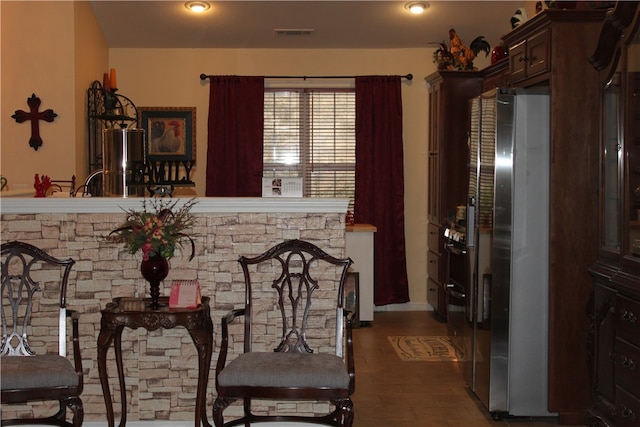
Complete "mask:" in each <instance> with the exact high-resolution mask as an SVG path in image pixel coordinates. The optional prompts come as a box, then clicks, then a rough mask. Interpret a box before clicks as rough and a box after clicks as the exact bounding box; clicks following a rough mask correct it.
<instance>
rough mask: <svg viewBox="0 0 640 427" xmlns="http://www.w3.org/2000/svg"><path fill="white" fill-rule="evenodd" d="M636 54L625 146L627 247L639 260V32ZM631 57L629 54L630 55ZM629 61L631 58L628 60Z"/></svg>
mask: <svg viewBox="0 0 640 427" xmlns="http://www.w3.org/2000/svg"><path fill="white" fill-rule="evenodd" d="M632 46H635V48H636V55H635V57H633V61H635V62H636V63H638V64H637V65H638V71H633V72H629V73H628V75H627V82H628V86H629V87H628V89H627V94H628V97H627V99H628V100H629V102H628V108H629V112H628V114H627V118H628V123H627V132H626V134H627V138H626V140H625V146H626V151H627V160H628V162H629V166H628V169H627V174H628V175H627V176H628V185H627V186H628V189H627V191H628V193H627V194H628V196H627V197H628V200H629V202H628V210H627V215H628V216H627V218H628V233H629V235H628V242H629V243H628V248H629V252H628V253H630V254H631V256H632V257H634V258H635V259H636V260H638V261H640V96H638V95H639V94H640V53H638V51H640V32H639V33H638V35H637V36H636V37H635V39H634V45H632ZM630 58H631V55H630ZM629 63H631V60H630V61H629Z"/></svg>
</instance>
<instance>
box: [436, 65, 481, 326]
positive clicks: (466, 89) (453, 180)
mask: <svg viewBox="0 0 640 427" xmlns="http://www.w3.org/2000/svg"><path fill="white" fill-rule="evenodd" d="M426 80H427V83H428V84H429V160H428V163H429V164H428V167H429V173H428V177H429V184H428V188H429V196H428V199H427V200H428V203H427V214H428V217H429V229H428V233H429V237H428V242H427V243H428V247H429V250H428V254H427V261H428V266H427V273H428V275H429V278H428V279H427V281H428V283H427V300H428V302H429V304H431V306H433V308H434V310H435V312H436V313H437V314H438V315H439V316H441V317H442V318H446V316H447V307H446V298H445V293H444V285H445V283H444V281H445V280H446V265H447V252H446V251H445V250H444V239H443V236H442V226H443V224H444V223H445V221H446V220H447V218H453V217H454V216H455V211H456V206H459V205H466V203H467V175H468V174H467V169H468V166H467V156H468V150H467V127H468V120H469V104H468V102H469V101H468V100H469V99H470V98H472V97H474V96H477V95H479V94H480V92H481V91H482V77H481V75H480V74H479V73H477V72H473V71H439V72H436V73H433V74H431V75H429V76H428V77H427V78H426Z"/></svg>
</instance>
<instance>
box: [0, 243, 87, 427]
mask: <svg viewBox="0 0 640 427" xmlns="http://www.w3.org/2000/svg"><path fill="white" fill-rule="evenodd" d="M1 255H2V264H1V265H2V285H1V289H2V347H0V355H1V356H2V359H1V360H0V367H1V368H0V369H1V372H0V374H1V377H0V382H1V383H2V387H1V388H2V391H1V392H2V406H3V410H5V411H6V409H7V408H6V405H7V404H13V403H20V404H24V403H29V402H35V401H58V402H59V409H58V411H57V413H55V414H54V415H53V416H50V417H44V418H37V419H34V418H20V419H11V420H5V419H2V423H1V425H3V426H5V425H7V426H8V425H16V424H51V425H58V426H69V427H71V426H73V427H80V426H81V425H82V421H83V418H84V410H83V406H82V400H81V399H80V394H81V393H82V387H83V378H82V359H81V355H80V342H79V339H78V313H77V312H75V311H73V310H68V309H67V308H66V305H67V296H66V294H67V284H68V281H69V273H70V272H71V268H72V267H73V265H74V264H75V261H74V260H73V259H71V258H69V259H57V258H54V257H52V256H50V255H48V254H47V253H46V252H44V251H43V250H41V249H38V248H37V247H35V246H33V245H31V244H28V243H24V242H17V241H13V242H9V243H3V244H2V249H1ZM68 318H70V319H71V330H72V347H73V362H74V363H73V364H72V363H71V361H70V360H69V359H68V358H67V334H66V331H67V319H68ZM37 331H46V336H39V335H36V334H35V332H37ZM53 331H56V332H57V333H58V336H56V334H53V333H52V332H53ZM36 349H37V350H38V352H39V354H36V351H35V350H36ZM67 408H69V409H71V411H72V412H73V421H72V422H67V421H66V409H67Z"/></svg>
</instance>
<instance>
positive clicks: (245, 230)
mask: <svg viewBox="0 0 640 427" xmlns="http://www.w3.org/2000/svg"><path fill="white" fill-rule="evenodd" d="M142 200H143V199H142V198H21V197H17V198H13V197H12V198H2V199H0V226H1V239H0V240H1V241H2V242H3V243H4V242H8V241H11V240H21V241H25V242H28V243H31V244H34V245H36V246H38V247H41V248H42V249H44V250H46V251H47V252H49V253H50V254H51V255H53V256H55V257H58V258H68V257H71V258H73V259H74V260H75V261H76V264H75V266H74V268H73V271H72V276H71V280H70V287H69V290H68V294H67V297H68V298H67V301H68V306H69V307H70V308H72V309H75V310H78V311H79V312H80V313H81V317H80V337H81V338H80V340H81V343H80V344H81V348H82V358H83V368H84V371H85V377H84V384H85V386H84V392H83V394H82V399H83V402H84V411H85V421H88V422H92V421H93V422H100V423H102V422H105V421H106V416H105V404H104V399H103V395H102V390H101V386H100V381H99V376H98V366H97V343H96V341H97V338H98V334H99V332H100V318H101V313H100V310H101V309H103V308H104V307H105V305H106V304H107V303H108V302H110V301H111V300H112V299H113V298H114V297H148V296H149V285H148V283H147V282H146V281H145V280H144V279H143V278H142V276H141V274H140V262H141V261H142V254H141V253H137V254H135V255H132V254H129V253H127V252H126V251H125V250H124V246H123V244H116V243H110V242H107V241H105V239H104V236H106V235H107V234H109V232H110V231H112V230H113V229H115V228H117V227H118V226H119V225H120V224H122V223H123V222H124V220H125V219H126V212H125V211H127V210H130V209H134V210H141V209H142ZM172 200H177V201H178V204H177V206H182V204H183V203H184V202H186V201H188V200H189V199H188V198H177V199H176V198H174V199H172ZM347 203H348V201H347V200H346V199H319V198H199V199H198V203H197V204H195V206H194V207H193V208H192V209H191V212H192V213H193V214H194V216H196V217H197V225H196V226H195V227H194V229H193V230H192V231H191V233H190V235H191V237H192V238H193V239H194V241H195V257H194V258H193V260H192V261H189V260H188V258H189V251H190V249H189V248H188V246H184V248H183V249H180V248H178V249H177V250H176V255H175V256H174V257H173V258H172V259H171V260H170V271H169V275H168V277H167V278H166V279H165V281H164V284H163V286H162V288H161V295H164V296H168V295H169V288H170V286H171V282H172V281H173V280H179V279H184V280H198V281H199V282H200V285H201V286H202V294H203V296H208V297H209V298H210V306H211V317H212V319H213V326H214V350H213V353H214V354H213V360H212V365H211V371H210V376H209V386H208V389H207V413H209V414H210V413H211V405H212V402H213V399H214V396H215V361H216V360H217V357H218V344H219V341H218V340H219V339H220V338H219V337H220V334H219V328H220V319H221V317H222V316H223V315H224V314H225V313H227V312H228V310H230V309H231V308H235V307H239V306H241V305H242V303H243V301H244V282H243V276H242V271H241V269H240V267H239V264H238V262H237V260H238V258H239V257H240V256H241V255H248V256H255V255H258V254H260V253H262V252H263V251H265V250H266V249H268V248H269V247H271V246H273V245H275V244H277V243H279V242H281V241H283V240H287V239H303V240H308V241H310V242H312V243H314V244H316V245H318V246H320V247H322V248H323V249H325V250H326V251H327V252H328V253H330V254H331V255H333V256H336V257H343V256H345V250H346V249H345V248H346V240H345V213H346V210H347ZM332 303H333V302H332ZM55 326H56V324H55V321H54V322H52V325H51V327H52V328H53V327H55ZM238 348H239V347H238ZM236 351H237V348H236ZM122 353H123V359H124V370H125V376H126V378H127V380H126V384H127V402H128V411H127V419H128V421H129V422H132V423H134V425H135V423H136V422H138V421H142V420H156V421H161V420H166V421H167V422H168V421H170V422H171V425H192V423H193V417H194V407H195V398H196V387H197V376H198V360H197V351H196V348H195V347H194V345H193V342H192V341H191V338H190V337H189V334H188V333H187V332H186V331H185V330H184V329H183V328H175V329H158V330H154V331H151V332H149V331H146V330H145V329H143V328H139V329H135V330H132V329H128V328H125V330H124V332H123V338H122ZM107 368H108V371H109V378H110V386H111V393H112V396H115V399H116V400H115V405H114V409H115V410H116V421H117V420H118V419H119V417H120V414H119V400H118V396H119V393H120V390H119V388H118V385H117V384H118V381H117V372H116V366H115V358H114V355H113V350H111V351H110V352H109V353H108V355H107ZM292 403H293V404H294V406H293V407H292V406H290V405H289V406H288V407H287V410H288V411H293V412H296V413H308V414H309V415H314V413H315V412H322V411H324V410H326V409H327V408H328V407H325V406H321V407H313V406H314V405H311V406H312V407H310V406H309V405H306V406H304V407H303V406H302V405H301V406H300V407H295V402H292ZM34 406H35V409H34V411H36V412H38V411H42V410H44V409H47V408H51V407H50V406H48V407H44V406H43V407H39V406H38V405H34ZM2 410H3V412H5V414H4V416H5V417H10V416H11V415H13V414H12V413H10V411H12V410H16V411H17V412H18V413H19V414H20V415H21V416H23V417H28V416H29V412H30V411H32V406H31V405H30V406H24V407H6V408H2ZM240 410H241V408H240V407H238V408H237V411H238V412H237V413H239V411H240ZM232 414H233V412H232V411H230V412H229V415H232ZM210 421H211V420H210ZM105 425H106V424H105ZM165 425H166V422H165Z"/></svg>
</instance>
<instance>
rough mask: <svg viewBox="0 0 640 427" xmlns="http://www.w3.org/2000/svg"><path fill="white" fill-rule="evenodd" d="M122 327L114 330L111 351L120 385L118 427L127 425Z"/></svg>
mask: <svg viewBox="0 0 640 427" xmlns="http://www.w3.org/2000/svg"><path fill="white" fill-rule="evenodd" d="M123 329H124V326H119V327H118V329H117V330H116V333H115V337H114V341H113V349H114V350H115V353H116V366H117V368H118V383H119V384H120V404H121V406H122V411H121V413H122V415H121V416H120V427H124V426H125V425H126V424H127V387H126V385H125V382H124V368H123V367H122V330H123Z"/></svg>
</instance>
